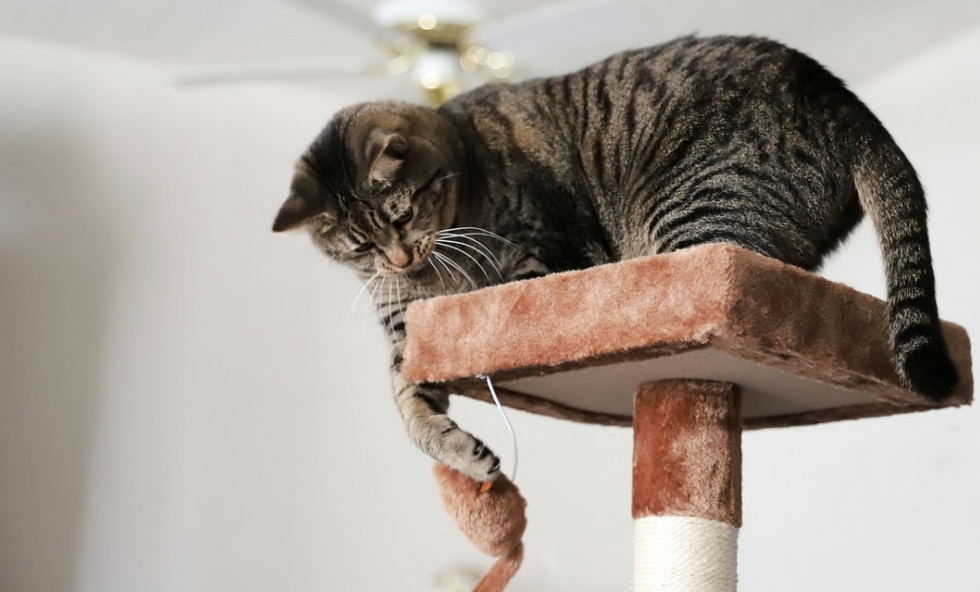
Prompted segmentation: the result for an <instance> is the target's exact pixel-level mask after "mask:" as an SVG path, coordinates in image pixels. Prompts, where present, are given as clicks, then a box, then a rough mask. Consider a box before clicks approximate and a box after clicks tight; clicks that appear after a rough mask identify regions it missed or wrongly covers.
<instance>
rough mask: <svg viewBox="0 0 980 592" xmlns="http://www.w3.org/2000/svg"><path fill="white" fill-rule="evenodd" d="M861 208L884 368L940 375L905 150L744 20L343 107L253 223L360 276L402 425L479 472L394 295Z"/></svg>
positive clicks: (800, 240)
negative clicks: (884, 343) (270, 225)
mask: <svg viewBox="0 0 980 592" xmlns="http://www.w3.org/2000/svg"><path fill="white" fill-rule="evenodd" d="M865 212H867V213H868V214H869V215H870V217H871V219H872V221H873V223H874V226H875V229H876V231H877V233H878V237H879V240H880V244H881V248H882V253H883V256H884V261H885V269H886V275H887V281H888V300H889V307H890V309H889V310H890V331H891V337H892V342H893V346H894V353H895V364H896V368H897V370H898V372H899V374H900V376H901V377H902V378H903V379H904V380H905V381H906V383H907V384H908V386H910V387H911V388H914V389H916V390H918V391H919V392H921V393H923V394H925V395H928V396H930V397H934V398H940V397H943V396H945V395H948V394H949V393H950V392H951V391H952V390H953V388H954V386H955V384H956V382H957V376H956V373H955V370H954V369H953V366H952V364H951V362H950V360H949V356H948V353H947V351H946V345H945V342H944V341H943V337H942V335H941V333H940V330H939V321H938V315H937V310H936V303H935V295H934V285H935V280H934V277H933V272H932V264H931V260H930V254H929V241H928V236H927V230H926V206H925V198H924V195H923V191H922V187H921V186H920V184H919V181H918V179H917V177H916V174H915V171H914V170H913V168H912V166H911V165H910V164H909V162H908V161H907V159H906V158H905V156H904V154H903V153H902V151H901V150H900V149H899V148H898V146H896V145H895V143H894V141H893V140H892V138H891V137H890V136H889V134H888V132H887V131H886V130H885V129H884V128H883V127H882V125H881V123H880V122H879V121H878V120H877V119H876V118H875V116H874V115H873V114H872V113H871V112H870V111H869V110H868V109H867V108H866V107H865V106H864V105H863V104H862V103H861V101H860V100H859V99H858V98H857V97H856V96H855V95H854V94H852V93H851V92H850V91H849V90H847V89H846V88H845V87H844V85H843V83H842V82H841V81H840V80H838V79H837V78H835V77H834V76H833V75H831V74H830V73H828V72H827V71H826V70H825V69H824V68H823V67H821V66H820V65H819V64H818V63H817V62H815V61H813V60H812V59H810V58H809V57H807V56H805V55H803V54H801V53H799V52H797V51H794V50H792V49H789V48H786V47H785V46H782V45H780V44H778V43H775V42H773V41H769V40H766V39H760V38H752V37H713V38H705V39H700V38H695V37H686V38H681V39H678V40H675V41H672V42H669V43H665V44H662V45H658V46H655V47H651V48H646V49H640V50H635V51H629V52H625V53H621V54H618V55H615V56H613V57H611V58H609V59H607V60H605V61H603V62H601V63H598V64H595V65H593V66H590V67H588V68H585V69H584V70H581V71H579V72H575V73H572V74H569V75H566V76H558V77H553V78H543V79H537V80H531V81H527V82H522V83H517V84H496V85H488V86H484V87H481V88H478V89H476V90H473V91H471V92H468V93H465V94H463V95H460V96H458V97H456V98H455V99H453V100H451V101H450V102H448V103H446V104H445V105H443V106H442V107H441V108H439V109H430V108H425V107H419V106H414V105H409V104H405V103H393V102H381V103H364V104H360V105H355V106H352V107H349V108H347V109H344V110H343V111H341V112H340V113H338V114H337V115H336V116H334V118H333V119H332V120H331V121H330V123H329V124H328V125H327V126H326V128H325V129H324V130H323V132H322V133H321V134H320V135H319V136H318V137H317V139H316V140H315V141H314V142H313V144H312V145H311V146H310V148H309V149H308V150H307V152H306V153H305V154H304V155H303V157H302V159H301V160H300V162H299V163H298V165H297V170H296V175H295V176H294V179H293V185H292V188H291V194H290V197H289V199H287V200H286V203H285V204H284V205H283V207H282V209H281V210H280V213H279V217H278V218H277V219H276V223H275V226H274V229H275V230H285V229H288V228H292V227H295V226H301V225H302V226H305V227H306V228H307V229H308V230H309V231H310V233H311V235H312V236H313V238H314V242H315V243H316V244H317V245H318V246H319V247H320V248H321V249H322V250H323V251H324V252H325V253H326V254H327V255H328V256H330V257H332V258H335V259H337V260H339V261H342V262H345V263H347V264H349V265H351V266H352V267H354V268H355V269H356V270H357V271H358V273H359V274H360V275H361V276H362V277H363V278H364V279H365V280H366V281H367V282H368V286H367V288H366V289H367V290H370V292H371V293H372V296H373V299H374V301H375V302H376V305H377V308H378V313H379V316H380V318H381V322H382V324H383V325H384V326H385V328H386V329H387V331H388V333H389V335H390V338H391V343H392V352H393V354H392V373H393V377H394V379H393V380H394V388H395V397H396V401H397V403H398V407H399V409H400V411H401V413H402V416H403V418H404V419H405V423H406V426H407V428H408V431H409V434H410V436H411V437H412V439H413V440H414V441H415V442H416V443H417V444H418V445H419V446H420V447H421V448H422V449H423V450H425V451H426V452H428V453H429V454H431V455H432V456H434V457H435V458H437V459H439V460H440V461H442V462H444V463H445V464H447V465H449V466H451V467H453V468H456V469H458V470H460V471H462V472H464V473H466V474H468V475H470V476H472V477H474V478H477V479H491V478H493V477H494V476H495V474H496V471H497V470H498V468H499V462H498V461H497V459H496V457H494V456H493V454H492V453H491V452H490V451H489V450H488V449H487V448H486V447H485V446H483V444H482V443H481V442H479V440H477V439H476V438H473V437H472V436H470V435H469V434H466V433H465V432H463V431H462V430H460V429H459V428H458V427H457V426H456V424H455V423H453V422H452V421H451V420H450V419H449V418H448V417H447V416H446V410H447V407H448V398H447V396H446V394H445V393H442V392H440V391H439V390H438V389H437V388H436V387H434V386H431V385H415V384H410V383H407V382H406V381H404V380H403V379H402V378H401V375H400V373H399V368H400V365H401V352H402V343H403V338H404V322H403V317H402V315H403V311H404V307H405V305H406V304H407V303H408V302H410V301H412V300H414V299H417V298H425V297H430V296H434V295H439V294H447V293H455V292H460V291H466V290H470V289H474V288H479V287H483V286H486V285H491V284H494V283H499V282H506V281H514V280H517V279H523V278H527V277H534V276H538V275H543V274H548V273H554V272H558V271H563V270H569V269H578V268H584V267H589V266H593V265H598V264H601V263H607V262H612V261H618V260H622V259H627V258H631V257H637V256H641V255H646V254H651V253H663V252H669V251H673V250H677V249H683V248H685V247H690V246H693V245H698V244H702V243H707V242H718V241H723V242H729V243H733V244H736V245H739V246H741V247H744V248H747V249H749V250H752V251H756V252H759V253H762V254H764V255H768V256H770V257H774V258H776V259H780V260H782V261H785V262H787V263H790V264H793V265H797V266H799V267H802V268H804V269H814V268H816V267H818V266H819V265H820V263H821V261H822V259H823V257H824V256H825V255H826V254H827V253H828V252H830V251H831V250H833V249H834V248H835V247H836V246H837V245H838V244H839V243H840V241H841V240H843V239H844V238H845V236H846V235H847V234H848V233H849V232H850V231H851V229H852V228H853V227H854V226H855V225H856V224H857V222H858V221H859V220H860V219H861V217H862V215H863V214H864V213H865Z"/></svg>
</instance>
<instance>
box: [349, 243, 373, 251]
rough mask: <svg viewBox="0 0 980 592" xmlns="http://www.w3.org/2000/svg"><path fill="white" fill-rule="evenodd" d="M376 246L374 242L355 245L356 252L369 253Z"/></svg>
mask: <svg viewBox="0 0 980 592" xmlns="http://www.w3.org/2000/svg"><path fill="white" fill-rule="evenodd" d="M373 248H374V243H361V244H359V245H357V246H356V247H354V252H355V253H367V252H368V251H370V250H371V249H373Z"/></svg>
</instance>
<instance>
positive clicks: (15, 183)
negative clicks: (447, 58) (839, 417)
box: [0, 30, 980, 592]
mask: <svg viewBox="0 0 980 592" xmlns="http://www.w3.org/2000/svg"><path fill="white" fill-rule="evenodd" d="M978 54H980V30H978V31H974V32H973V33H972V34H971V35H969V36H966V37H962V38H959V39H955V40H951V42H950V43H949V44H948V45H947V46H945V47H942V48H938V49H937V50H936V51H935V52H933V53H930V54H929V55H925V56H922V57H921V59H919V60H917V61H915V62H911V63H909V64H907V65H906V66H905V67H903V68H902V69H899V70H896V71H894V72H891V73H890V74H888V75H886V76H882V77H881V78H879V79H878V80H876V81H874V82H873V83H871V84H867V85H865V86H864V87H863V88H858V89H857V90H858V91H859V92H860V93H861V94H862V95H863V96H865V97H866V98H867V100H868V102H869V103H870V104H871V105H872V107H873V108H875V109H876V110H877V111H878V112H879V114H880V115H881V117H882V118H883V119H884V120H885V122H886V124H888V126H889V127H890V129H891V130H892V131H893V132H894V134H895V135H896V136H897V138H898V139H899V141H900V142H901V143H902V144H903V146H905V147H906V149H907V151H908V152H909V154H910V156H911V158H912V160H913V162H915V163H916V164H917V166H918V167H919V169H920V172H921V175H922V177H923V179H924V181H925V183H926V186H927V188H928V189H929V190H930V197H931V203H932V228H933V232H934V250H935V255H936V259H937V273H938V276H939V290H940V293H939V299H940V308H941V310H942V312H943V314H944V316H946V317H947V318H950V319H953V320H956V321H958V322H961V323H962V324H964V325H966V326H967V327H968V329H970V330H971V332H972V333H973V334H974V335H978V334H980V312H978V311H977V309H976V307H974V306H973V303H974V301H975V300H976V294H977V289H978V287H980V286H978V271H977V266H976V263H975V262H974V261H973V257H975V256H976V254H977V253H980V238H978V237H980V215H978V214H980V212H978V211H977V208H978V206H977V201H976V195H977V193H978V188H980V182H978V181H977V180H976V178H975V177H974V176H972V175H973V172H974V170H975V169H976V165H977V164H978V163H980V140H978V139H977V138H980V128H978V117H977V116H976V115H975V113H974V111H973V109H974V106H975V105H978V104H980V77H978V76H976V73H977V72H976V67H975V65H974V62H973V57H974V56H976V55H978ZM0 80H2V81H3V83H2V84H0V590H2V591H3V592H7V591H8V590H9V591H12V592H13V591H17V592H19V591H27V590H30V591H44V592H46V591H61V590H77V591H80V592H90V591H91V592H129V591H133V590H140V591H143V590H150V591H156V590H160V591H199V592H218V591H229V592H230V591H235V592H238V591H249V590H255V591H266V590H273V589H275V590H291V591H303V590H394V589H397V590H406V591H409V592H412V591H419V592H422V591H428V590H432V578H433V575H434V574H435V572H436V571H438V570H439V569H441V568H443V567H446V566H448V565H450V564H453V563H454V562H464V563H471V564H476V565H478V566H481V565H482V566H485V565H487V563H488V562H487V561H486V560H484V559H483V558H482V557H481V556H480V555H479V554H478V553H476V552H475V551H472V550H471V549H470V547H469V545H468V543H467V542H466V541H465V540H464V539H463V538H462V536H461V535H459V534H458V533H456V532H455V531H454V529H453V527H452V526H451V524H450V523H449V521H448V519H447V518H446V517H445V516H444V515H443V513H442V509H441V507H440V506H439V502H438V499H437V495H436V491H435V488H434V487H433V485H432V483H431V479H430V476H429V472H428V471H429V466H430V462H429V461H428V460H427V459H425V458H424V457H422V455H421V454H419V453H417V452H416V451H415V450H414V449H413V448H412V447H411V445H410V444H409V443H408V442H407V439H406V438H405V437H404V435H403V433H402V428H401V426H400V425H399V423H400V422H399V420H398V418H397V414H396V412H395V409H394V405H393V404H391V402H390V400H389V395H388V392H387V379H386V377H385V368H386V362H385V360H386V354H385V351H384V345H383V339H382V338H381V337H380V332H379V330H377V329H376V328H375V327H374V323H373V322H372V320H371V319H370V318H367V319H366V321H365V320H364V319H365V316H366V315H364V314H363V313H364V311H363V310H362V309H357V310H355V311H354V312H353V314H352V315H351V317H350V320H349V323H348V329H347V330H346V332H345V331H344V330H342V329H341V327H343V326H344V323H345V317H346V315H347V313H348V309H349V307H350V304H351V301H352V300H353V297H354V295H355V293H356V292H357V289H358V286H357V284H356V282H355V281H354V280H353V278H351V277H350V275H349V274H348V273H346V272H345V271H344V270H343V269H340V268H338V267H336V266H333V265H331V264H329V263H328V262H326V261H324V260H322V258H321V257H319V256H318V255H317V254H316V253H315V252H314V250H313V249H312V247H310V245H309V244H308V240H307V239H305V238H303V237H301V236H276V235H273V234H272V233H271V232H269V225H270V223H271V220H272V216H273V214H274V213H275V210H276V208H277V206H278V205H279V202H280V200H281V199H282V198H283V197H284V191H285V189H286V186H287V184H288V179H289V174H290V168H291V164H292V161H293V160H294V158H295V157H296V156H297V155H298V154H299V152H300V151H301V150H302V149H303V148H304V147H305V145H306V143H307V142H308V141H309V140H310V139H311V138H312V136H313V135H314V134H315V133H316V131H317V130H318V128H319V127H320V126H321V125H322V124H323V122H324V121H325V119H326V118H327V117H328V115H329V114H330V113H332V112H333V111H334V110H335V109H336V108H338V107H339V106H341V105H342V104H344V103H346V102H349V101H351V100H353V99H355V98H356V97H350V96H344V95H343V93H342V90H341V89H338V92H337V93H336V94H335V95H332V96H326V95H323V94H313V93H304V92H302V91H300V90H295V89H285V88H283V87H277V86H272V85H270V86H262V85H247V86H229V87H224V88H221V89H207V90H203V89H199V90H193V91H191V90H177V89H174V88H172V87H169V86H167V84H166V82H165V79H164V78H163V77H162V76H161V73H160V72H157V71H156V70H154V69H152V68H149V67H147V66H146V65H144V64H138V63H128V62H125V61H122V60H118V59H115V58H110V57H106V56H100V55H93V54H79V53H77V52H74V51H69V50H66V49H63V48H58V47H53V46H46V45H40V44H36V43H32V42H26V41H23V40H18V39H15V38H0ZM865 230H867V229H865ZM879 269H880V262H879V257H878V255H877V251H876V247H875V246H874V242H873V238H871V237H870V235H869V234H868V232H863V233H859V234H858V236H856V237H855V240H854V241H853V243H852V244H851V245H850V246H849V247H848V248H847V249H845V250H844V252H842V253H841V255H840V257H837V258H836V259H835V261H834V262H833V263H832V264H831V265H829V266H828V269H827V273H828V274H829V275H831V276H832V277H834V278H836V279H841V280H844V281H847V282H849V283H852V284H854V285H857V286H858V287H860V288H862V289H865V290H867V291H870V292H872V293H876V294H881V293H882V288H881V286H882V283H883V282H882V280H881V274H880V271H879ZM455 414H456V415H457V416H458V418H459V419H460V421H461V422H462V423H464V424H465V425H468V426H471V427H472V428H473V429H474V430H475V431H477V432H478V433H479V434H480V435H481V436H486V439H487V440H489V441H490V442H491V443H492V444H493V445H494V446H495V447H496V448H497V449H498V450H499V451H500V452H502V453H503V456H504V457H505V465H506V463H507V460H508V459H509V445H508V438H507V436H506V433H505V431H504V429H503V427H502V426H501V425H500V422H499V419H498V417H497V416H496V414H495V412H494V411H493V410H492V409H491V408H489V407H487V406H484V405H481V404H476V403H469V402H466V401H461V402H458V404H456V407H455ZM512 419H513V420H514V423H515V427H516V429H517V431H518V434H519V436H520V440H521V474H520V476H519V484H520V485H521V487H522V489H523V491H524V493H525V495H526V497H527V498H528V500H529V504H530V507H529V510H528V512H529V519H530V525H529V530H528V533H527V535H526V543H527V558H526V563H525V567H524V569H523V570H522V571H521V573H520V575H519V576H518V580H517V582H516V583H515V585H514V586H513V588H514V590H515V591H516V592H520V591H521V590H525V591H528V590H562V591H586V590H613V589H620V590H623V589H627V588H628V583H629V579H630V574H631V557H630V546H631V538H632V525H631V521H630V517H629V477H630V466H631V461H630V449H631V440H630V434H629V432H628V431H627V430H620V429H611V428H605V429H604V428H596V427H587V426H578V425H571V424H563V423H558V422H554V421H550V420H545V419H541V418H537V417H532V416H529V415H526V414H521V413H512ZM978 426H980V421H978V412H977V411H976V410H973V409H968V410H957V411H942V412H934V413H930V414H924V415H918V416H908V417H900V418H887V419H880V420H871V421H865V422H860V423H851V424H846V423H845V424H839V425H827V426H820V427H813V428H802V429H793V430H785V431H770V432H760V433H751V434H748V435H746V437H745V521H746V526H745V528H744V530H743V536H742V539H741V578H742V581H743V584H744V588H745V589H746V590H780V589H782V590H794V591H800V592H805V591H809V590H814V591H816V590H826V589H835V590H864V589H890V590H919V589H942V590H947V591H967V590H972V589H973V587H974V586H975V578H971V577H970V576H971V572H970V571H969V569H970V568H971V567H972V564H973V562H974V561H975V558H976V557H977V556H980V475H978V462H977V453H976V451H977V450H978V449H980V446H978V445H980V435H978V434H980V432H978V430H977V427H978ZM505 468H507V467H506V466H505Z"/></svg>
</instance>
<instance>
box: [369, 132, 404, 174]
mask: <svg viewBox="0 0 980 592" xmlns="http://www.w3.org/2000/svg"><path fill="white" fill-rule="evenodd" d="M407 152H408V142H407V141H406V140H405V138H404V137H403V136H402V135H400V134H397V133H392V134H389V133H387V132H384V131H382V130H380V129H376V130H374V131H372V132H371V135H370V136H369V137H368V145H367V162H369V163H371V164H370V166H369V167H368V180H369V181H370V182H371V183H380V184H382V185H387V184H389V183H391V182H392V181H394V180H395V175H396V174H397V173H398V169H399V168H401V166H402V164H404V162H405V154H406V153H407Z"/></svg>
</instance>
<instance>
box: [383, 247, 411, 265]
mask: <svg viewBox="0 0 980 592" xmlns="http://www.w3.org/2000/svg"><path fill="white" fill-rule="evenodd" d="M385 258H387V259H388V262H389V263H391V264H392V265H394V266H395V267H398V268H399V269H404V268H406V267H408V266H409V265H410V264H411V263H412V254H411V253H409V252H408V251H406V250H405V249H402V248H401V247H392V248H389V249H385Z"/></svg>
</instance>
